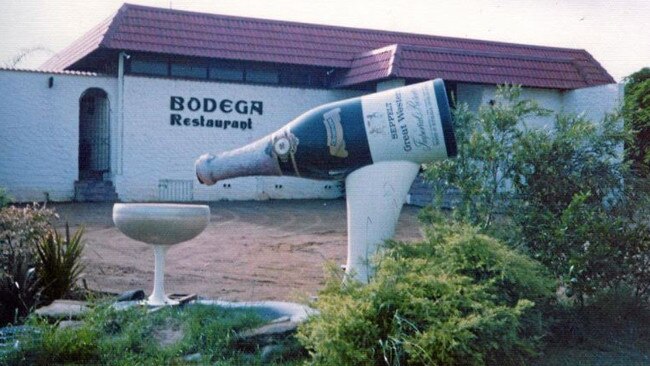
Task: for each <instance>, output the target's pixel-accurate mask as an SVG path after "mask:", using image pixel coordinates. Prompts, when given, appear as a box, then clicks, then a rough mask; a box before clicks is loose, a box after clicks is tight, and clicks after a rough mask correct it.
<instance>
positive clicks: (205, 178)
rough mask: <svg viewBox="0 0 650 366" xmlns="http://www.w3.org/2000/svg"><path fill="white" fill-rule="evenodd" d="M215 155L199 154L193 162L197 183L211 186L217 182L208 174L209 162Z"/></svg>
mask: <svg viewBox="0 0 650 366" xmlns="http://www.w3.org/2000/svg"><path fill="white" fill-rule="evenodd" d="M214 158H215V156H214V155H212V154H204V155H201V156H200V157H199V158H198V159H197V160H196V163H194V168H195V169H196V178H197V179H198V180H199V183H201V184H205V185H208V186H211V185H213V184H215V183H217V180H216V179H214V178H213V177H212V174H210V162H211V161H212V160H214Z"/></svg>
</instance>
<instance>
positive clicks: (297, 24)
mask: <svg viewBox="0 0 650 366" xmlns="http://www.w3.org/2000/svg"><path fill="white" fill-rule="evenodd" d="M127 8H135V9H141V10H149V11H151V12H160V13H165V14H170V15H171V14H182V15H192V16H198V17H205V18H214V19H230V20H240V21H247V22H251V23H266V24H274V25H282V26H295V27H306V28H321V29H328V30H335V31H351V32H360V33H366V32H371V33H374V34H384V35H394V36H407V37H411V38H413V37H421V38H423V39H427V40H428V39H431V38H437V39H444V40H449V41H457V42H461V43H473V42H476V43H480V44H492V45H497V46H499V45H500V46H506V47H515V48H524V49H539V50H545V49H546V50H552V51H558V50H559V51H570V52H583V51H584V50H582V49H579V48H568V47H555V46H545V45H531V44H524V43H512V42H502V41H493V40H482V39H472V38H460V37H453V36H440V35H431V34H424V33H408V32H399V31H388V30H383V29H373V28H355V27H350V26H338V25H329V24H317V23H306V22H297V21H287V20H277V19H265V18H252V17H244V16H238V15H226V14H212V13H202V12H197V11H191V10H180V9H166V8H159V7H151V6H146V5H136V4H131V3H124V4H123V5H122V7H121V8H120V10H122V9H127ZM394 43H399V42H394Z"/></svg>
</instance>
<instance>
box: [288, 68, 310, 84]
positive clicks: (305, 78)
mask: <svg viewBox="0 0 650 366" xmlns="http://www.w3.org/2000/svg"><path fill="white" fill-rule="evenodd" d="M313 78H314V75H312V74H310V73H309V72H306V71H294V72H290V71H288V72H284V73H283V74H282V83H283V84H287V85H304V86H310V85H313V82H312V79H313Z"/></svg>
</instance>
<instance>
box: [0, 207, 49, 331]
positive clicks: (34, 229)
mask: <svg viewBox="0 0 650 366" xmlns="http://www.w3.org/2000/svg"><path fill="white" fill-rule="evenodd" d="M54 218H56V213H55V212H54V211H53V210H50V209H47V208H44V207H40V206H39V205H38V204H34V205H27V206H25V207H22V208H20V207H15V206H10V207H4V208H0V326H2V325H4V324H6V323H8V322H16V321H17V320H19V319H20V318H22V317H24V316H25V315H26V314H27V313H28V312H29V311H30V310H31V309H32V308H33V307H35V306H36V305H37V304H38V303H39V300H40V297H39V294H40V284H39V283H38V280H37V276H35V275H34V274H33V268H34V267H35V265H36V259H35V257H36V246H37V243H38V241H39V240H40V238H41V237H42V236H43V235H45V234H46V233H47V231H48V229H49V228H50V227H51V225H50V224H49V222H50V221H51V220H53V219H54Z"/></svg>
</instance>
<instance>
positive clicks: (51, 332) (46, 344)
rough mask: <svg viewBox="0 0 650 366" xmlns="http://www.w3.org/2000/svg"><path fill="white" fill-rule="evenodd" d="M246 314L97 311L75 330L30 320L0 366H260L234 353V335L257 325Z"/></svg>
mask: <svg viewBox="0 0 650 366" xmlns="http://www.w3.org/2000/svg"><path fill="white" fill-rule="evenodd" d="M262 323H263V319H262V318H260V317H259V316H258V315H257V314H255V313H254V312H252V311H250V310H241V309H224V308H219V307H215V306H207V305H190V306H185V307H182V308H181V307H176V308H165V309H162V310H160V311H157V312H153V313H148V312H147V310H146V309H144V308H132V309H128V310H115V309H113V308H111V307H110V306H109V305H100V306H97V307H96V308H95V309H94V310H93V311H91V312H90V313H89V314H88V315H87V316H86V317H85V319H84V322H83V324H82V325H81V326H79V327H77V328H63V329H62V328H60V327H59V326H58V324H48V323H47V322H45V321H44V320H42V319H38V318H36V317H31V318H30V319H29V320H28V322H27V324H26V325H27V326H28V327H31V329H33V332H30V333H29V334H24V335H23V336H21V337H20V339H19V341H20V344H21V346H20V347H19V349H18V350H15V351H13V352H10V353H7V354H5V355H2V356H0V364H9V365H52V364H102V365H135V364H138V365H161V364H165V365H170V364H171V365H173V364H187V363H188V361H187V360H185V359H184V356H187V355H192V354H197V353H198V354H200V357H198V356H197V357H196V358H195V360H194V361H193V362H196V363H198V364H208V363H209V364H216V365H242V364H246V365H256V364H260V363H261V360H260V354H259V350H258V351H257V352H256V353H253V354H250V353H244V352H243V351H240V350H239V349H237V348H236V347H235V341H236V339H235V336H236V332H237V331H239V330H243V329H248V328H251V327H255V326H258V325H261V324H262Z"/></svg>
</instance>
